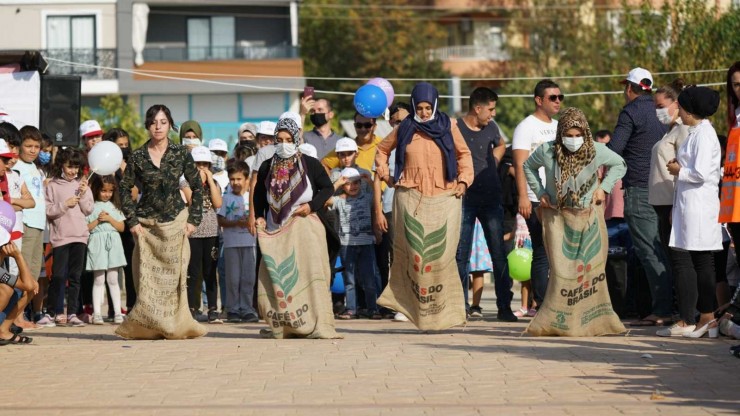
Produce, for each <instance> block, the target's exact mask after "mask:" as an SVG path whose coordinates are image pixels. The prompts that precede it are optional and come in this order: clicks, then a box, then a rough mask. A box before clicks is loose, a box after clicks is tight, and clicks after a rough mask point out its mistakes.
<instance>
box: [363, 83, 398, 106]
mask: <svg viewBox="0 0 740 416" xmlns="http://www.w3.org/2000/svg"><path fill="white" fill-rule="evenodd" d="M367 83H368V84H370V85H375V86H376V87H380V89H381V90H383V92H384V93H385V99H386V101H387V102H388V107H390V106H391V104H393V97H394V93H393V85H391V83H390V82H388V80H387V79H385V78H373V79H371V80H370V81H368V82H367Z"/></svg>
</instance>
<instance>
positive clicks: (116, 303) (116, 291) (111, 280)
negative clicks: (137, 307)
mask: <svg viewBox="0 0 740 416" xmlns="http://www.w3.org/2000/svg"><path fill="white" fill-rule="evenodd" d="M106 280H107V281H108V290H109V291H110V297H111V300H112V301H113V314H114V315H120V314H121V287H120V286H118V269H117V268H115V269H108V272H107V277H106Z"/></svg>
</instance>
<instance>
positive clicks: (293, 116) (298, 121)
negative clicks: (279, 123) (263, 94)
mask: <svg viewBox="0 0 740 416" xmlns="http://www.w3.org/2000/svg"><path fill="white" fill-rule="evenodd" d="M284 118H289V119H291V120H293V121H295V124H296V125H297V126H298V128H299V129H302V128H303V120H302V119H301V116H300V115H299V114H298V113H296V112H295V111H286V112H284V113H283V114H280V118H279V119H280V120H282V119H284Z"/></svg>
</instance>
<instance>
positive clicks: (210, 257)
mask: <svg viewBox="0 0 740 416" xmlns="http://www.w3.org/2000/svg"><path fill="white" fill-rule="evenodd" d="M190 155H191V156H193V160H194V161H195V166H196V167H197V168H198V172H199V173H200V179H201V184H202V186H203V191H204V192H203V219H202V220H201V222H200V225H198V227H197V228H196V229H195V232H194V233H193V234H192V235H190V238H189V239H188V240H189V242H190V264H189V265H188V304H189V305H190V312H191V314H192V315H193V318H194V319H196V320H198V321H201V322H203V321H206V320H207V319H208V317H206V316H204V315H203V314H202V312H201V311H200V307H201V304H202V299H201V294H202V293H203V289H202V287H203V280H204V279H205V282H206V296H207V299H208V309H209V315H212V314H213V313H215V316H218V313H217V312H216V309H217V306H216V305H217V304H218V302H217V300H216V293H217V291H218V286H217V283H216V279H215V275H213V274H212V273H211V268H212V267H213V261H214V259H216V258H218V257H217V252H216V242H217V239H218V218H217V216H216V212H217V211H218V209H219V208H221V201H222V199H221V195H222V192H221V187H220V186H219V185H218V183H217V182H216V180H215V179H214V178H213V173H212V172H211V151H210V150H208V148H207V147H205V146H196V147H194V148H193V150H192V151H191V152H190ZM188 190H189V188H188Z"/></svg>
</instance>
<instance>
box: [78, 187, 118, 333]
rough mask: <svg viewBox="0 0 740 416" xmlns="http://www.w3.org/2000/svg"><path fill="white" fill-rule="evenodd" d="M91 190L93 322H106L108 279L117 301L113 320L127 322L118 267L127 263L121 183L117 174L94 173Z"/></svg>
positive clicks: (89, 225) (89, 251) (89, 253)
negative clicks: (105, 306) (124, 319)
mask: <svg viewBox="0 0 740 416" xmlns="http://www.w3.org/2000/svg"><path fill="white" fill-rule="evenodd" d="M90 190H91V191H92V195H93V198H95V205H94V206H93V211H92V214H90V215H88V216H87V229H88V230H89V231H90V238H89V239H88V242H87V268H86V270H88V271H92V272H93V279H94V283H93V292H92V298H93V317H92V323H93V325H102V324H103V315H102V313H101V310H100V308H101V307H102V305H103V293H104V292H105V282H106V281H107V282H108V291H109V293H110V297H111V301H112V303H113V310H114V311H115V315H114V317H113V323H116V324H120V323H123V315H121V288H120V287H119V286H118V269H119V268H120V267H122V266H125V265H126V257H125V256H124V254H123V244H122V243H121V236H120V234H119V233H120V232H122V231H123V228H124V223H123V221H124V219H125V217H124V216H123V213H122V212H121V211H120V209H121V201H120V196H119V195H118V183H117V181H116V178H115V176H113V175H109V176H98V175H94V176H93V179H92V182H91V183H90Z"/></svg>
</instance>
